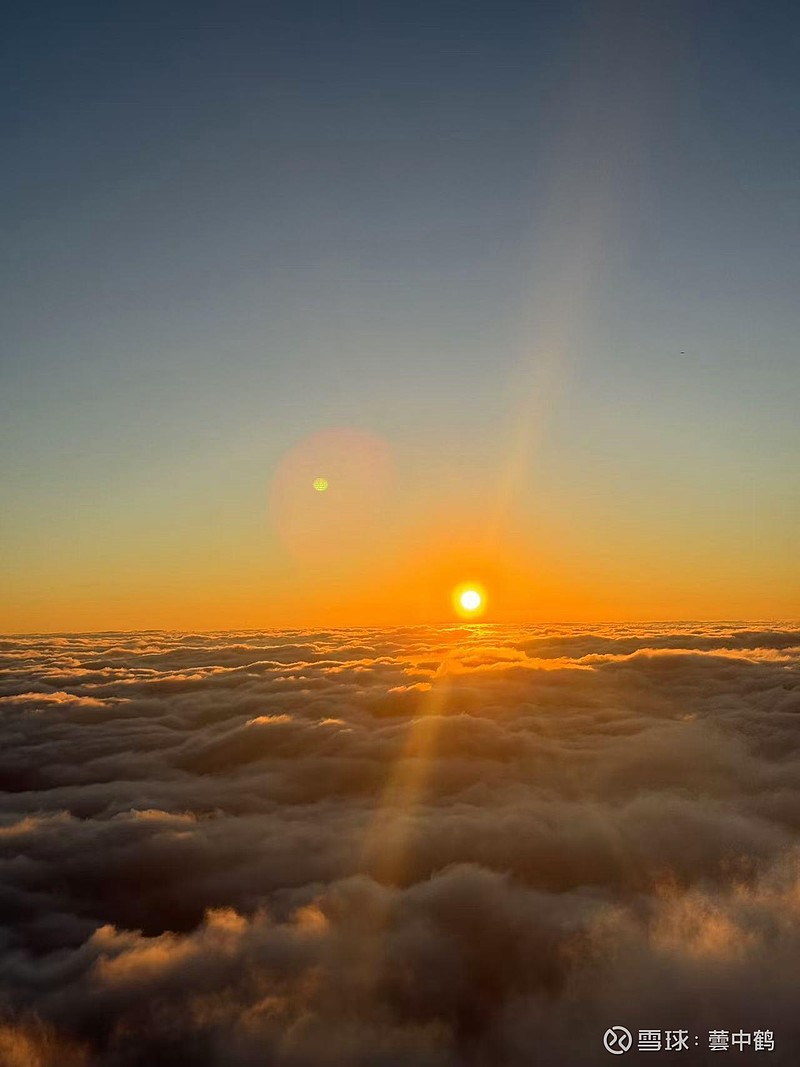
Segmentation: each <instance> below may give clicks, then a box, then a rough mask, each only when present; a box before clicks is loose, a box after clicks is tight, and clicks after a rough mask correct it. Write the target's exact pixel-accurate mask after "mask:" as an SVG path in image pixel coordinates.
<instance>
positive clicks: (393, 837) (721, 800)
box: [0, 625, 800, 1067]
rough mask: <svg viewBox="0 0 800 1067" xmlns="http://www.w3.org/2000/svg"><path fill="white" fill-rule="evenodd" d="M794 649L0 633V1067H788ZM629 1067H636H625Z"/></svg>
mask: <svg viewBox="0 0 800 1067" xmlns="http://www.w3.org/2000/svg"><path fill="white" fill-rule="evenodd" d="M799 663H800V630H796V629H776V628H774V627H768V626H765V627H763V628H758V627H753V626H751V627H749V628H744V627H741V626H723V625H720V626H708V625H702V626H701V625H697V626H688V625H687V626H682V627H638V628H637V627H618V628H605V629H602V630H600V631H596V632H591V633H589V632H584V631H580V630H577V629H567V628H551V629H547V628H541V627H539V628H524V629H509V628H498V627H490V626H484V627H450V628H441V629H432V628H413V629H398V630H381V631H370V630H347V631H325V632H314V633H312V632H307V631H292V632H285V631H284V632H271V633H255V632H243V633H220V634H164V633H156V632H147V633H137V634H99V635H97V634H95V635H86V636H43V637H25V638H6V639H2V640H0V666H1V667H2V670H3V680H2V683H1V684H0V786H2V788H3V789H4V790H5V793H4V795H3V796H2V800H0V917H1V920H0V921H2V927H0V1063H2V1064H3V1065H4V1067H5V1065H6V1064H8V1065H9V1067H139V1065H142V1067H143V1065H145V1064H146V1065H148V1067H153V1065H160V1064H170V1065H177V1067H184V1065H185V1067H256V1065H258V1067H265V1065H278V1067H317V1065H323V1064H324V1065H327V1064H348V1065H354V1067H360V1065H375V1067H378V1065H380V1067H384V1065H393V1067H394V1065H397V1067H401V1065H402V1067H406V1065H408V1067H461V1065H465V1067H490V1065H491V1067H503V1065H509V1067H517V1065H520V1067H522V1065H523V1064H525V1065H528V1064H530V1063H532V1062H541V1063H547V1064H549V1063H559V1064H573V1063H574V1064H592V1063H605V1062H608V1061H609V1060H608V1054H607V1053H606V1052H605V1051H604V1050H603V1048H602V1035H603V1032H604V1031H605V1029H606V1027H608V1026H612V1025H617V1024H622V1025H625V1026H627V1027H628V1028H629V1029H631V1030H632V1031H634V1033H635V1032H636V1030H637V1029H639V1028H657V1029H662V1030H667V1029H687V1030H689V1031H690V1033H691V1034H692V1035H693V1037H694V1036H695V1035H696V1036H697V1037H698V1038H699V1047H698V1048H693V1049H690V1050H689V1051H688V1052H686V1051H684V1052H674V1053H672V1052H669V1051H666V1050H663V1049H662V1050H661V1051H660V1052H658V1053H637V1052H636V1051H635V1050H634V1051H633V1052H632V1053H631V1054H630V1055H629V1057H628V1058H629V1059H630V1060H633V1061H635V1062H638V1059H644V1060H647V1057H648V1056H650V1057H651V1058H652V1057H655V1058H656V1060H657V1062H658V1063H659V1064H668V1063H691V1062H706V1061H707V1058H708V1055H709V1053H708V1045H707V1033H708V1030H710V1029H718V1028H722V1029H727V1030H729V1031H734V1030H739V1029H744V1030H745V1031H754V1030H756V1029H770V1030H772V1031H773V1032H774V1034H775V1050H774V1051H773V1052H768V1051H765V1052H762V1053H755V1052H753V1053H750V1054H742V1053H740V1052H738V1051H731V1052H729V1053H728V1056H732V1057H736V1059H737V1062H742V1063H744V1062H751V1059H750V1058H748V1057H749V1056H752V1057H755V1058H756V1060H757V1062H761V1061H762V1059H763V1060H764V1062H765V1063H769V1064H772V1065H773V1067H774V1065H778V1064H781V1065H790V1064H792V1065H794V1064H796V1063H797V1062H798V1056H799V1055H800V1054H799V1053H798V1049H799V1048H800V1027H799V1026H798V1022H797V1009H796V1001H797V992H796V989H797V979H798V963H797V961H798V959H800V850H799V849H798V829H799V828H800V751H799V750H798V739H800V687H799V686H798V664H799ZM637 1057H638V1059H637Z"/></svg>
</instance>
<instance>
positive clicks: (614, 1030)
mask: <svg viewBox="0 0 800 1067" xmlns="http://www.w3.org/2000/svg"><path fill="white" fill-rule="evenodd" d="M603 1044H604V1045H605V1047H606V1052H610V1053H611V1055H612V1056H621V1055H622V1053H623V1052H627V1051H628V1049H629V1048H630V1047H631V1045H632V1044H633V1038H632V1037H631V1032H630V1030H626V1029H625V1027H624V1026H609V1028H608V1029H607V1030H606V1032H605V1033H604V1034H603Z"/></svg>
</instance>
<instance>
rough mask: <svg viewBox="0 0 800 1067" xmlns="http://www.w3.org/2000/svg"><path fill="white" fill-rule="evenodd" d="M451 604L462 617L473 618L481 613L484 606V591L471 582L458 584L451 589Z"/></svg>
mask: <svg viewBox="0 0 800 1067" xmlns="http://www.w3.org/2000/svg"><path fill="white" fill-rule="evenodd" d="M453 606H454V607H455V609H456V611H457V612H458V614H459V615H460V616H461V617H462V618H464V619H469V618H475V616H477V615H482V614H483V611H484V609H485V607H486V593H485V592H484V591H483V589H482V588H481V587H480V586H479V585H476V584H475V583H473V582H468V583H466V584H464V585H460V586H458V588H457V589H454V590H453Z"/></svg>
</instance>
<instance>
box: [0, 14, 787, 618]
mask: <svg viewBox="0 0 800 1067" xmlns="http://www.w3.org/2000/svg"><path fill="white" fill-rule="evenodd" d="M798 31H800V13H799V12H798V9H797V5H796V4H794V3H783V2H780V0H778V2H772V3H770V4H767V5H765V4H762V3H758V2H747V3H741V2H736V0H727V2H721V0H720V2H714V3H706V2H702V0H692V2H680V0H676V2H670V3H666V2H665V3H660V2H649V0H639V2H630V3H616V2H608V3H606V2H599V0H596V2H592V3H576V2H562V3H544V4H537V3H533V2H530V0H527V2H525V3H486V2H483V3H469V2H460V3H447V4H445V3H437V2H426V3H405V4H396V3H392V4H388V3H381V2H372V3H361V4H354V3H343V4H336V5H334V4H328V3H316V4H308V3H302V2H292V3H262V4H257V3H235V2H234V3H230V2H228V3H225V4H222V3H204V2H193V3H191V4H190V3H179V2H176V3H172V4H168V5H163V4H159V5H156V4H151V3H146V2H145V3H140V4H136V5H121V4H116V3H103V4H100V3H97V4H87V3H83V4H82V3H74V4H69V5H65V4H63V3H62V4H39V5H33V6H32V5H29V4H27V5H23V4H21V3H17V4H11V5H9V6H7V7H6V8H5V9H4V26H3V33H2V44H0V51H1V52H2V55H1V56H0V79H1V80H2V93H0V100H1V101H2V103H0V127H1V128H2V138H3V143H4V145H5V146H6V151H5V153H4V166H3V169H2V172H1V173H0V213H1V214H2V233H3V242H2V247H3V255H2V263H1V264H0V289H1V291H2V320H3V343H2V354H1V356H0V358H1V359H2V363H1V365H0V405H1V407H2V425H1V427H0V447H1V455H0V479H1V481H2V501H3V507H2V515H1V516H0V556H1V557H2V561H3V563H2V566H3V572H4V573H3V588H2V597H1V598H0V601H1V603H0V629H3V630H7V631H8V630H11V631H28V630H33V631H54V630H61V629H65V630H69V629H72V630H78V629H118V628H127V627H197V628H213V627H224V626H294V625H319V624H337V625H338V624H350V623H352V624H362V623H363V624H370V623H383V622H398V623H402V622H405V621H411V622H420V621H436V620H438V619H440V618H445V619H446V618H449V617H450V589H451V587H452V586H453V585H455V584H457V583H458V582H460V581H463V580H476V581H480V582H482V583H483V584H484V585H485V587H486V589H487V590H488V592H489V600H490V603H489V611H488V612H487V616H486V617H487V618H489V619H499V620H530V621H534V620H542V619H565V620H569V619H574V620H579V621H582V620H587V621H591V620H600V619H624V618H631V619H644V618H747V617H750V618H753V617H757V618H762V619H764V618H781V617H782V618H786V617H796V616H797V615H800V610H799V608H798V605H799V604H800V600H799V599H798V594H799V593H800V566H799V565H798V552H797V544H798V537H797V531H798V528H800V522H799V520H800V491H799V489H798V478H797V460H798V456H800V430H799V429H798V427H799V426H800V420H798V418H797V408H798V385H800V380H799V379H800V359H798V342H797V337H798V330H797V326H798V311H797V293H798V292H799V291H800V256H799V255H798V217H799V216H800V175H799V174H798V169H797V166H798V163H797V160H798V156H797V144H798V120H797V116H798V106H799V105H800V72H799V70H800V68H798V64H797V39H798ZM319 435H322V436H319ZM315 450H316V451H315ZM327 463H330V464H332V465H333V467H335V469H336V471H337V472H339V473H337V475H336V477H333V478H331V485H330V489H329V491H328V493H327V494H325V495H323V494H314V491H313V489H312V487H311V484H310V479H309V478H308V477H307V469H308V470H311V469H315V468H316V467H319V468H320V470H319V472H318V473H319V474H321V475H325V474H326V473H327V471H326V470H325V469H323V468H324V467H325V466H326V464H327ZM295 475H296V478H295V477H294V476H295ZM337 479H338V480H337ZM348 479H350V481H349V482H348ZM345 483H347V485H346V489H347V492H344V491H342V492H339V489H340V486H342V485H344V484H345ZM298 487H299V488H298ZM325 508H327V509H328V510H327V511H325V510H324V509H325ZM314 509H317V510H316V511H315V510H314ZM337 509H338V510H337Z"/></svg>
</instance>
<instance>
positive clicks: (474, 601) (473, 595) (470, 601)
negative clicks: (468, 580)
mask: <svg viewBox="0 0 800 1067" xmlns="http://www.w3.org/2000/svg"><path fill="white" fill-rule="evenodd" d="M459 601H460V603H461V607H462V608H463V609H464V611H477V610H478V608H479V607H480V606H481V594H480V593H479V592H478V590H477V589H465V590H464V592H463V593H462V594H461V596H460V598H459Z"/></svg>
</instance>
